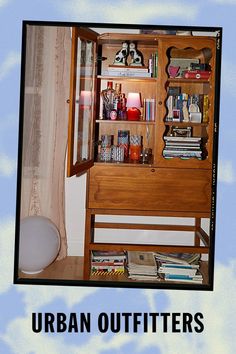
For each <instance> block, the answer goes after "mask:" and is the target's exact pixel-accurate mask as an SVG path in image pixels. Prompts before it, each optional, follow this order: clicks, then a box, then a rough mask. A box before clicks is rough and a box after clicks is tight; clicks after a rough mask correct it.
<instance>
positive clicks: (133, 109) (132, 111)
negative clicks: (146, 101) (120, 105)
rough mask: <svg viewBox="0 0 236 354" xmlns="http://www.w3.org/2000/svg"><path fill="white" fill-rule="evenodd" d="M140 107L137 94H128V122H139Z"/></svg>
mask: <svg viewBox="0 0 236 354" xmlns="http://www.w3.org/2000/svg"><path fill="white" fill-rule="evenodd" d="M140 107H141V98H140V93H139V92H129V93H128V97H127V108H128V111H127V119H128V120H139V119H140V115H141V112H140V110H139V108H140Z"/></svg>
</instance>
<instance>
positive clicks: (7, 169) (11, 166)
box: [0, 153, 16, 177]
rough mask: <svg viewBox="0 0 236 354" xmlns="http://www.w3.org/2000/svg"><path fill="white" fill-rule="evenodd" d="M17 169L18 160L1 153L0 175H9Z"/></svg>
mask: <svg viewBox="0 0 236 354" xmlns="http://www.w3.org/2000/svg"><path fill="white" fill-rule="evenodd" d="M15 171H16V161H15V160H13V159H11V158H10V157H8V156H7V155H6V154H3V153H0V176H4V177H9V176H12V175H13V174H14V173H15Z"/></svg>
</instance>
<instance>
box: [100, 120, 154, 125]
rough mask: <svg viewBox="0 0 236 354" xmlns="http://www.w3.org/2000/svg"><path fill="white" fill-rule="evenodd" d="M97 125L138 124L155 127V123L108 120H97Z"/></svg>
mask: <svg viewBox="0 0 236 354" xmlns="http://www.w3.org/2000/svg"><path fill="white" fill-rule="evenodd" d="M96 123H99V124H138V125H155V121H146V120H145V121H144V120H118V119H117V120H106V119H96Z"/></svg>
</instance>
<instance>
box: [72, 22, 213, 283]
mask: <svg viewBox="0 0 236 354" xmlns="http://www.w3.org/2000/svg"><path fill="white" fill-rule="evenodd" d="M140 29H141V28H139V27H138V26H137V28H136V31H134V29H133V28H132V30H131V29H129V28H127V30H126V32H125V33H124V30H123V31H119V29H115V28H113V29H111V28H107V31H104V33H99V34H98V33H97V32H96V31H95V30H92V29H89V28H82V27H76V28H73V30H72V55H71V86H70V87H71V89H70V100H69V104H70V114H69V133H68V134H69V142H68V170H67V171H68V176H71V175H74V174H77V175H80V174H81V173H83V172H85V171H88V179H87V202H86V230H85V251H84V278H85V279H89V277H90V257H91V251H92V250H102V249H109V250H121V249H122V250H124V249H127V250H129V249H132V250H133V249H134V250H141V249H148V250H152V249H153V250H160V251H168V252H169V251H173V252H175V251H178V252H186V251H187V252H190V253H194V252H199V253H207V254H209V256H210V257H212V255H213V249H212V247H213V244H214V242H213V236H214V210H215V191H216V180H215V171H216V162H217V156H216V152H217V137H218V113H219V97H218V96H219V77H220V76H219V75H220V30H219V29H218V30H217V29H215V31H213V32H212V36H193V35H184V36H178V35H170V34H166V35H164V34H159V33H158V31H157V32H156V33H155V28H153V31H150V29H149V31H146V32H145V33H142V31H140ZM124 42H125V43H127V44H128V46H130V43H135V45H136V49H137V50H138V53H139V54H140V53H141V54H140V55H141V56H142V65H141V66H138V65H134V63H131V64H130V63H129V62H128V63H125V64H124V65H122V63H121V64H120V65H119V63H117V62H115V58H116V55H117V53H119V51H120V49H121V47H122V43H124ZM119 55H120V54H119ZM124 60H125V59H124ZM127 60H128V61H132V60H133V57H132V55H131V56H129V57H128V59H127ZM108 82H109V83H110V84H109V85H112V90H113V91H112V95H113V96H112V97H113V98H112V99H113V101H112V102H115V101H114V100H115V98H114V97H116V96H115V95H116V94H117V91H116V92H115V90H114V89H115V88H117V87H118V88H119V99H121V98H122V99H123V100H125V101H122V102H123V103H119V104H120V106H119V107H118V106H117V105H115V103H114V107H113V108H112V110H113V111H115V116H113V117H112V115H110V113H109V115H106V114H104V109H105V108H106V107H105V100H104V92H105V94H106V88H107V87H108ZM130 93H138V94H139V97H140V102H141V107H135V109H136V111H137V108H138V110H139V113H138V114H139V116H138V119H135V120H133V119H130V118H129V116H128V118H127V114H126V113H127V110H128V109H129V107H126V106H127V98H128V96H129V94H130ZM109 94H111V93H109ZM109 97H110V96H109ZM119 99H118V100H119ZM118 102H120V101H118ZM124 102H125V104H124ZM122 104H123V106H122ZM104 107H105V108H104ZM121 107H123V108H121ZM118 109H120V110H122V109H123V111H122V112H121V111H118ZM124 111H125V112H126V113H125V115H123V113H124ZM121 132H128V133H127V134H128V136H129V139H130V138H131V136H140V137H141V148H140V149H141V150H140V151H139V153H140V152H141V153H142V152H143V153H144V152H145V151H148V154H149V155H148V157H147V158H146V159H144V157H142V158H140V159H139V160H134V159H132V156H131V153H130V150H128V153H127V155H126V156H125V157H124V159H123V158H122V159H121V160H120V161H119V162H117V161H115V160H114V156H113V155H112V151H113V150H112V149H114V146H115V148H117V147H119V146H121V145H122V144H121V140H119V134H121ZM104 137H105V138H106V137H110V139H111V140H112V142H110V144H111V145H112V147H110V146H109V143H108V145H107V147H108V149H107V150H106V151H105V153H106V154H107V155H106V157H104V156H103V155H102V151H103V150H102V149H104V146H103V145H101V144H103V139H104ZM101 142H102V143H101ZM129 143H130V140H129ZM123 147H124V146H123ZM126 148H127V147H126V146H125V149H126ZM128 149H130V147H128ZM145 149H146V150H145ZM114 151H116V150H114ZM125 152H127V151H126V150H123V153H125ZM99 214H100V215H138V216H168V217H181V218H189V217H191V218H194V219H195V224H194V226H192V227H188V226H186V227H183V226H180V225H175V226H174V227H173V225H165V227H164V229H165V230H168V229H170V230H173V229H176V230H182V231H189V230H190V229H191V231H192V232H193V233H194V235H195V236H194V237H195V238H194V242H193V244H192V245H191V246H183V245H182V246H178V245H176V244H173V245H168V246H163V245H152V247H151V246H150V245H149V246H145V245H139V244H131V243H130V244H124V245H123V244H121V243H119V240H117V239H116V240H115V241H114V243H111V244H108V243H105V244H104V243H102V244H101V243H98V242H95V238H94V230H95V228H102V227H104V228H118V229H119V228H124V229H132V228H136V229H138V228H141V229H145V227H146V229H147V230H149V229H156V230H158V229H163V226H158V225H152V226H150V225H146V226H145V225H143V224H142V225H141V224H139V225H138V224H132V225H129V224H125V225H124V224H123V223H116V222H110V223H99V222H97V221H96V219H95V217H96V215H99ZM201 218H208V219H210V226H211V227H210V230H209V234H211V237H210V238H209V235H208V234H207V233H206V232H205V231H203V228H202V226H201ZM211 259H212V258H211ZM209 272H210V270H209ZM209 275H210V273H209ZM210 278H212V277H210Z"/></svg>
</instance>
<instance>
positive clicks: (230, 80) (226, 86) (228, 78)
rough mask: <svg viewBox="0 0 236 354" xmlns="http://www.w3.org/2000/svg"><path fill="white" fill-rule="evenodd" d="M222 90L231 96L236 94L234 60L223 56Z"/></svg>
mask: <svg viewBox="0 0 236 354" xmlns="http://www.w3.org/2000/svg"><path fill="white" fill-rule="evenodd" d="M221 72H222V73H221V81H222V85H221V86H222V91H223V90H224V91H226V92H227V94H229V95H231V96H236V68H235V63H234V62H233V61H232V60H229V59H226V58H224V56H223V58H222V70H221Z"/></svg>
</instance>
